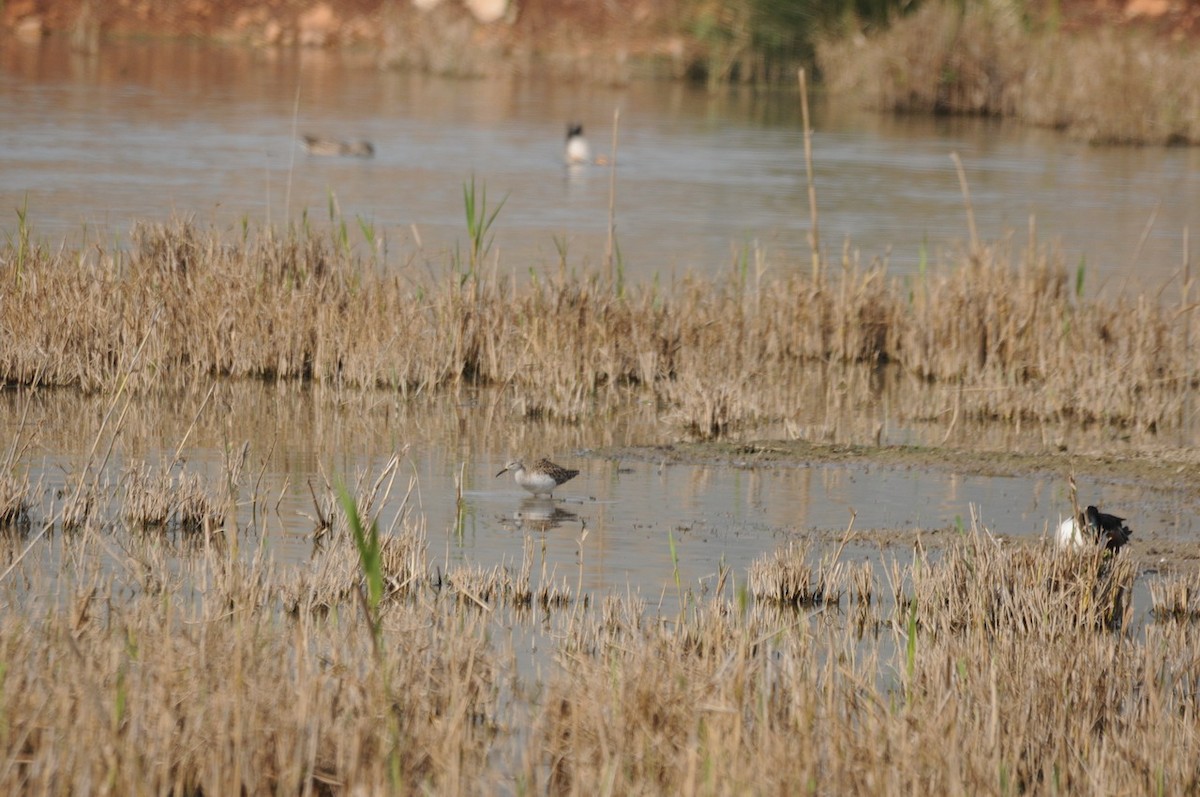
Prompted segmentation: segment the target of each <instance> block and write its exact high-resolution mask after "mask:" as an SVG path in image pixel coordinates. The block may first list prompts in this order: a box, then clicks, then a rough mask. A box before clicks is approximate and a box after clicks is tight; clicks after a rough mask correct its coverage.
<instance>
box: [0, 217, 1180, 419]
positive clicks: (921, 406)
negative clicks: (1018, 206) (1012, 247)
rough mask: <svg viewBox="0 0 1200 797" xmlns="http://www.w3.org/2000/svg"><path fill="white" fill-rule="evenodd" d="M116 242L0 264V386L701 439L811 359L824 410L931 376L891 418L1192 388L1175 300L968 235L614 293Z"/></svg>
mask: <svg viewBox="0 0 1200 797" xmlns="http://www.w3.org/2000/svg"><path fill="white" fill-rule="evenodd" d="M134 237H135V241H136V248H135V251H134V252H133V253H132V254H130V255H129V256H127V257H117V256H112V255H108V254H95V253H92V254H89V253H86V252H71V251H69V250H64V251H54V252H50V251H47V250H44V249H39V248H35V249H34V250H33V251H31V252H29V253H27V254H26V256H25V257H26V263H25V266H24V274H25V277H24V278H23V279H20V280H18V279H16V278H15V277H13V276H11V273H12V272H9V273H10V276H9V277H8V278H7V284H6V285H5V290H3V291H0V311H2V312H3V314H4V317H5V318H6V319H10V330H9V343H8V345H6V347H5V348H4V350H3V352H0V378H3V379H6V380H9V381H15V382H31V381H33V380H34V379H37V378H40V379H41V381H42V382H43V383H49V384H70V385H78V386H81V387H83V388H85V389H101V388H108V387H115V386H116V385H117V384H118V382H119V381H120V380H124V379H126V377H127V378H128V383H129V385H130V386H131V387H138V386H141V387H143V388H145V387H147V386H149V385H151V384H154V385H155V386H156V387H159V388H162V387H171V386H172V385H176V384H178V385H185V384H188V383H190V382H192V381H193V380H196V379H197V378H204V379H208V378H210V377H212V376H228V377H257V378H261V379H291V380H315V381H319V382H322V383H327V384H332V385H337V386H355V385H358V386H364V387H376V386H377V387H388V388H393V389H396V390H398V391H400V392H401V393H402V394H404V395H409V396H411V395H418V394H427V393H430V392H435V391H444V390H456V389H459V388H461V387H463V386H467V385H480V386H488V385H491V386H503V387H504V388H505V389H506V390H507V391H508V394H509V395H510V396H511V407H512V409H513V410H514V411H516V412H518V413H520V414H523V415H524V416H526V417H529V418H553V419H565V420H577V419H579V418H582V417H584V416H585V415H588V414H592V413H594V412H595V411H596V410H602V411H615V410H617V409H619V408H622V407H625V406H628V404H629V402H630V401H631V399H632V400H639V401H646V400H649V401H651V402H652V403H653V405H654V406H657V407H658V408H659V409H660V410H661V411H663V412H664V413H665V414H667V415H668V416H669V417H671V418H672V419H673V420H674V421H675V422H676V423H677V424H678V425H679V426H680V427H682V428H685V429H689V430H691V431H692V432H693V433H695V434H697V435H699V436H704V437H711V436H718V435H722V434H726V433H728V432H730V431H734V430H737V429H744V428H748V427H750V426H752V425H754V424H756V423H763V422H778V421H785V422H786V421H789V420H790V419H792V418H794V417H796V416H797V415H798V414H799V413H800V411H801V409H800V408H798V406H797V398H796V396H797V391H798V390H799V389H800V388H801V386H802V385H803V383H804V381H805V380H806V379H807V378H808V375H809V374H811V372H812V369H813V368H814V367H820V368H823V369H825V379H826V380H827V391H826V396H827V398H826V404H827V406H828V409H829V412H830V413H836V412H837V411H838V410H839V408H841V407H845V406H852V405H855V406H856V405H857V404H859V403H861V399H862V398H863V397H864V396H866V395H868V394H869V392H870V390H871V386H870V379H871V377H870V376H866V377H864V376H863V374H864V373H865V374H870V373H871V371H872V369H875V368H878V367H879V366H882V365H888V366H889V367H890V368H891V369H892V370H893V371H894V372H896V373H898V374H900V375H902V380H909V381H910V382H911V384H912V386H913V391H914V393H913V395H927V394H928V390H929V386H930V385H933V386H943V390H944V391H945V390H949V388H951V387H952V388H953V389H952V390H949V392H950V393H952V394H953V397H952V401H951V400H950V399H947V398H945V397H944V396H943V397H941V398H939V399H936V400H934V401H930V400H929V399H928V398H920V399H913V400H912V403H911V404H909V405H906V404H905V403H904V402H901V403H900V404H899V405H897V406H894V407H893V408H892V411H893V412H896V413H897V414H901V415H907V416H908V417H909V418H913V417H935V416H941V415H944V414H947V411H948V409H949V407H948V406H947V403H948V402H950V403H952V404H953V408H954V417H955V418H956V419H961V420H964V421H965V420H968V419H976V418H983V419H1004V420H1011V421H1023V420H1029V421H1061V420H1064V419H1070V420H1075V421H1080V422H1099V423H1105V424H1115V425H1121V426H1124V427H1129V428H1135V429H1160V430H1161V429H1163V428H1164V427H1168V426H1172V425H1176V424H1178V423H1179V422H1180V420H1179V419H1180V418H1181V417H1183V416H1184V415H1186V414H1185V413H1181V412H1180V407H1181V406H1182V402H1183V401H1184V398H1185V396H1186V395H1187V392H1188V390H1189V389H1190V387H1191V384H1192V378H1191V373H1192V372H1191V370H1189V363H1190V359H1191V354H1190V353H1191V351H1192V348H1191V347H1190V346H1189V341H1188V339H1187V338H1188V336H1187V325H1186V323H1185V321H1186V318H1187V315H1188V314H1187V313H1186V312H1183V313H1163V312H1160V311H1159V306H1158V304H1157V303H1156V302H1155V301H1153V300H1152V299H1150V298H1147V297H1140V298H1135V299H1117V300H1101V299H1095V300H1085V299H1082V298H1079V297H1076V296H1075V295H1074V292H1073V291H1072V289H1071V284H1070V279H1069V277H1068V275H1067V273H1066V270H1065V269H1064V268H1063V267H1062V265H1061V263H1059V262H1057V261H1055V260H1053V259H1050V258H1049V257H1048V256H1046V255H1044V254H1043V253H1041V252H1040V251H1038V250H1037V248H1036V246H1031V247H1029V248H1028V249H1025V250H1023V251H1022V252H1021V253H1020V254H1019V255H1015V256H1014V255H1013V254H1012V253H1011V252H1010V251H1008V250H1007V249H1006V248H1005V247H1004V246H995V245H988V244H986V243H983V244H981V245H980V246H979V249H978V251H976V252H974V253H973V257H972V261H971V264H970V266H969V267H963V268H959V269H954V270H950V271H947V272H945V273H938V274H932V273H927V274H925V275H924V276H923V277H922V278H921V280H920V281H919V282H918V283H916V284H909V283H904V282H899V281H893V280H889V279H888V277H887V275H886V272H885V271H884V269H883V268H882V267H859V266H858V265H856V264H855V263H853V262H848V263H846V264H844V267H843V268H841V269H833V268H831V269H827V271H823V272H822V273H821V274H819V275H818V276H817V277H816V278H815V279H814V278H812V277H811V275H805V274H801V273H798V272H799V271H800V270H797V271H794V272H791V273H788V274H784V275H780V276H779V277H777V278H775V279H769V278H763V279H761V280H756V281H754V282H753V284H746V282H745V281H744V280H739V279H738V278H737V277H736V276H735V277H734V278H731V279H730V280H729V281H724V280H716V281H708V280H700V279H693V280H687V281H684V282H683V283H681V284H680V285H679V286H678V287H676V288H674V289H672V290H671V291H669V292H667V293H665V294H664V293H661V292H660V291H659V290H658V289H657V288H655V287H653V286H643V287H640V288H627V289H626V290H625V291H624V292H623V293H622V294H621V295H619V296H617V295H614V294H612V293H611V292H609V291H607V290H604V289H603V288H602V286H601V285H600V284H599V283H598V282H597V280H598V278H597V277H587V278H583V279H572V278H565V277H564V278H561V279H554V280H549V281H543V280H536V281H532V282H530V283H529V284H527V285H525V286H523V287H518V286H515V285H509V284H507V283H505V282H503V281H501V280H497V279H488V278H485V277H484V276H483V275H482V274H480V273H479V272H472V273H470V274H468V275H467V276H466V277H464V276H463V275H462V274H453V273H451V272H449V271H448V272H447V273H446V274H445V275H444V276H443V277H435V278H433V279H431V280H416V279H414V281H413V282H408V281H405V280H400V279H397V278H396V277H395V276H394V275H392V274H387V273H384V272H382V271H381V270H379V269H377V268H376V266H375V265H374V264H367V263H364V262H361V261H359V260H357V259H355V257H354V255H353V253H352V252H351V251H348V250H347V249H346V248H345V247H341V246H339V245H338V244H337V243H336V241H325V240H323V239H321V238H318V237H315V236H311V235H304V234H301V233H296V234H294V235H289V236H287V237H283V238H280V237H276V236H275V235H274V234H273V233H270V232H268V233H265V234H263V235H261V236H260V237H258V238H257V239H254V238H252V239H250V240H248V241H247V242H246V243H244V244H243V243H236V242H235V243H230V242H226V241H222V240H220V239H219V238H217V237H216V236H214V235H212V234H206V233H202V232H200V231H197V230H196V229H195V228H194V227H192V226H191V225H190V224H187V223H178V224H174V225H169V226H146V227H141V228H139V230H138V231H137V232H136V234H135V236H134ZM1014 259H1015V262H1014ZM464 280H465V281H464ZM81 307H83V308H86V309H87V312H86V313H80V312H78V309H79V308H81ZM140 341H144V342H145V343H144V351H143V352H142V353H141V355H140V357H139V355H138V350H137V346H138V345H139V342H140ZM920 390H925V391H926V393H925V394H921V393H919V391H920ZM805 409H807V408H805Z"/></svg>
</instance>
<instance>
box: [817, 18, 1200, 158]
mask: <svg viewBox="0 0 1200 797" xmlns="http://www.w3.org/2000/svg"><path fill="white" fill-rule="evenodd" d="M817 60H818V63H819V64H820V66H821V70H822V73H823V74H824V76H825V82H826V85H827V86H828V87H829V88H830V90H831V91H832V92H833V93H835V94H840V95H846V96H853V97H854V98H855V99H856V101H857V102H859V103H860V104H862V105H864V106H866V107H869V108H874V109H878V110H885V111H897V112H902V113H912V112H918V113H928V112H932V113H946V114H969V115H984V116H1009V117H1016V118H1019V119H1022V120H1024V121H1026V122H1029V123H1031V124H1035V125H1041V126H1045V127H1052V128H1055V129H1061V130H1065V131H1067V132H1068V133H1069V134H1071V135H1074V136H1076V137H1078V138H1082V139H1084V140H1086V141H1089V142H1092V143H1095V144H1151V145H1163V144H1196V143H1200V100H1197V97H1198V96H1200V82H1198V80H1200V79H1198V78H1197V75H1200V57H1198V56H1197V54H1196V52H1195V48H1189V47H1188V46H1187V45H1185V44H1180V43H1177V42H1172V41H1168V40H1165V39H1163V38H1156V37H1154V36H1152V35H1149V34H1146V35H1138V34H1136V33H1130V32H1121V33H1116V32H1114V31H1112V30H1110V29H1108V28H1104V27H1102V28H1099V29H1098V30H1095V31H1089V32H1085V33H1074V34H1069V33H1064V32H1061V31H1059V30H1057V29H1056V28H1054V27H1053V26H1051V27H1047V28H1042V29H1039V28H1037V27H1036V25H1035V23H1031V22H1030V21H1029V20H1028V19H1026V18H1025V17H1024V13H1023V12H1022V11H1021V10H1020V9H1018V8H1017V7H1016V6H1015V5H1014V4H1011V3H1003V2H1000V3H969V4H963V5H955V4H951V3H927V4H924V5H922V6H921V7H920V8H919V9H918V10H917V11H915V12H914V13H913V14H911V15H909V16H906V17H902V18H899V19H897V20H896V21H895V22H894V23H893V24H892V25H891V26H890V27H889V28H887V29H886V30H883V31H881V32H878V33H876V34H873V35H869V36H867V37H862V36H845V37H838V38H829V39H826V40H824V41H821V42H820V43H819V44H818V46H817Z"/></svg>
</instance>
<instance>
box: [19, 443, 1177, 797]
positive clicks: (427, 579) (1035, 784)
mask: <svg viewBox="0 0 1200 797" xmlns="http://www.w3.org/2000/svg"><path fill="white" fill-rule="evenodd" d="M226 468H227V471H228V472H227V473H225V474H224V475H221V476H219V477H218V478H217V479H216V483H217V484H218V485H220V486H217V487H214V485H213V484H209V483H206V482H205V480H204V479H199V478H196V479H193V478H192V477H188V478H186V479H178V478H176V479H173V480H171V482H170V484H166V483H164V484H163V485H160V486H159V487H158V488H157V489H158V490H159V491H161V492H163V493H171V492H176V493H179V496H176V497H172V496H171V495H169V494H168V495H166V496H163V497H160V498H156V499H155V500H154V501H153V502H152V503H153V504H154V505H159V504H162V505H163V506H175V505H178V504H179V503H180V502H181V501H182V499H183V497H186V496H187V495H190V494H191V493H192V492H194V491H199V492H201V493H203V494H205V495H220V494H221V493H222V492H223V491H224V490H230V491H232V492H233V493H234V495H235V497H237V498H239V500H244V497H243V496H242V492H243V491H244V488H245V487H246V486H247V484H248V482H249V481H250V480H249V479H248V478H247V477H246V476H242V475H239V473H238V471H239V468H240V466H239V465H238V463H237V462H236V461H230V462H227V464H226ZM135 472H145V470H144V468H142V467H141V466H138V467H137V468H136V469H135ZM395 472H396V469H395V466H394V465H393V464H392V463H390V462H389V463H386V464H385V465H384V466H383V467H382V468H381V471H380V473H379V475H378V476H376V477H374V478H369V477H367V476H365V475H364V476H363V477H362V478H360V479H359V480H358V487H357V488H356V492H357V494H358V495H359V499H360V500H361V501H364V502H365V501H367V500H374V501H377V502H378V503H379V504H383V503H386V502H387V500H388V497H389V493H390V491H391V490H392V489H393V484H394V480H393V479H392V475H393V474H394V473H395ZM377 485H379V486H377ZM97 490H98V494H100V495H103V494H104V491H103V489H101V488H97ZM410 492H411V491H410ZM314 494H315V495H316V496H317V499H318V501H321V502H324V501H325V499H326V497H327V496H326V495H324V491H323V490H316V489H314ZM146 500H147V499H146V498H145V497H138V496H133V495H131V494H130V493H129V491H126V492H125V494H124V496H123V498H122V501H123V504H122V505H121V506H119V507H115V508H114V509H113V510H112V513H113V516H114V517H117V518H125V519H126V520H124V521H113V520H109V519H106V518H104V517H100V516H99V515H100V513H99V512H98V511H95V512H93V513H92V514H91V515H90V516H88V517H86V518H84V519H83V520H82V521H80V523H79V527H77V528H76V529H75V531H74V532H73V533H70V534H60V533H59V532H60V530H64V529H65V528H66V525H67V524H66V519H64V518H61V517H60V518H58V519H57V520H55V519H54V518H49V519H48V520H49V521H50V524H51V525H52V526H53V527H54V531H52V535H55V536H54V538H53V539H48V540H43V541H40V542H39V541H38V540H34V541H33V544H27V542H26V540H25V539H23V538H19V537H11V536H10V537H0V545H3V546H4V550H3V554H4V559H5V561H7V562H10V563H11V568H9V569H7V570H5V571H4V572H3V574H2V575H0V603H2V604H3V607H4V611H3V612H2V613H0V661H3V662H4V667H3V669H2V671H0V686H2V688H0V716H2V717H3V718H4V721H3V722H2V723H0V756H2V757H3V758H2V760H3V766H0V792H3V793H5V794H13V795H18V794H44V793H98V792H107V793H119V794H129V795H140V794H162V793H169V794H201V793H202V794H231V793H232V794H239V793H241V794H248V795H256V794H268V793H270V794H278V793H288V794H343V793H347V794H358V793H401V792H403V793H410V792H436V793H445V794H475V793H479V794H485V793H496V792H497V791H505V792H523V793H547V794H584V793H587V794H592V793H595V790H596V788H597V784H601V785H602V786H603V787H604V788H605V789H607V790H608V791H609V793H620V794H649V793H655V794H657V793H665V792H670V793H701V794H731V793H738V794H742V793H766V792H771V793H798V792H800V791H809V790H814V789H815V790H816V791H819V792H836V793H880V792H886V793H898V792H913V791H921V792H936V793H972V794H993V793H994V794H1005V793H1012V792H1015V791H1026V792H1045V793H1049V792H1056V793H1058V792H1069V793H1076V794H1088V793H1105V794H1111V793H1145V792H1155V793H1163V794H1184V793H1189V792H1190V791H1192V790H1194V789H1195V788H1196V787H1197V786H1198V785H1200V784H1198V782H1197V777H1198V773H1197V770H1196V768H1195V761H1196V760H1198V756H1200V736H1198V735H1197V734H1196V733H1195V727H1196V722H1197V719H1198V717H1197V708H1198V706H1197V701H1198V699H1200V690H1197V688H1196V685H1197V684H1198V683H1200V626H1197V624H1196V623H1194V622H1177V621H1176V620H1174V619H1164V620H1163V621H1161V623H1160V622H1154V623H1151V624H1150V625H1148V626H1141V625H1135V624H1132V623H1131V622H1130V618H1131V617H1132V610H1131V608H1130V605H1129V603H1128V601H1127V599H1126V595H1128V593H1129V587H1130V584H1131V583H1132V580H1133V577H1134V569H1133V565H1132V562H1131V560H1130V559H1129V558H1128V557H1124V556H1117V557H1109V556H1106V555H1104V554H1103V553H1102V552H1100V551H1096V552H1089V553H1083V554H1074V555H1062V554H1059V553H1057V552H1056V551H1055V550H1053V549H1052V548H1050V547H1049V546H1048V545H1047V544H1045V543H1041V544H1037V543H1034V544H1013V543H1004V544H1002V543H1000V542H998V541H996V540H995V539H993V538H992V537H990V536H989V535H988V534H987V533H986V532H985V531H982V530H973V531H971V532H969V533H964V534H962V535H961V536H959V537H958V538H957V540H956V541H955V542H954V543H952V544H950V545H948V546H946V547H945V548H944V549H941V550H939V551H937V552H934V553H930V554H928V555H927V554H925V553H922V552H921V551H919V550H918V551H917V552H915V554H914V555H913V556H911V557H908V556H905V557H903V558H904V559H905V560H906V561H911V562H912V563H911V564H907V565H902V564H900V563H899V560H896V561H892V562H891V563H890V565H888V563H887V559H886V554H885V559H884V561H883V562H880V563H877V564H876V565H874V566H872V565H870V564H867V563H859V564H858V565H855V564H851V563H849V562H845V561H840V554H841V551H842V549H841V548H838V549H835V550H829V551H818V550H814V549H812V548H811V547H808V546H797V547H789V548H785V549H784V550H783V551H781V552H779V553H777V554H773V555H770V556H766V557H764V558H763V559H762V560H760V562H759V563H757V564H756V565H755V566H753V567H752V568H751V573H750V574H748V576H747V579H748V582H753V583H755V584H756V585H757V586H755V587H754V591H756V592H762V593H763V594H764V595H777V594H784V593H785V592H786V585H787V584H794V583H796V582H797V579H798V578H799V577H798V576H797V573H799V572H800V571H802V570H804V569H805V568H811V567H812V562H817V563H818V564H817V568H816V575H815V576H813V575H812V574H811V573H810V575H809V577H808V580H809V581H810V582H811V583H815V581H814V579H817V578H819V579H820V581H821V584H822V585H823V586H822V591H823V595H822V597H823V600H822V601H821V602H820V605H819V607H816V608H813V609H808V608H804V609H799V608H795V607H787V606H780V605H779V603H778V602H776V601H772V600H764V601H755V600H753V599H752V598H751V597H750V596H749V595H748V594H747V593H746V591H745V586H743V584H746V583H748V582H743V581H742V574H739V573H725V574H724V575H723V576H722V579H721V584H720V585H719V586H718V587H717V589H716V590H715V591H714V593H713V594H712V595H710V596H708V597H706V598H698V597H696V596H694V595H693V594H691V593H687V594H682V595H681V599H682V602H683V603H682V608H681V609H680V610H679V611H678V613H672V614H668V615H665V616H663V615H656V614H654V613H653V612H652V611H648V610H647V604H646V602H645V601H644V600H642V599H641V598H639V597H637V596H625V597H620V596H616V595H611V594H610V595H605V596H602V597H603V600H599V601H595V602H593V601H590V600H582V601H581V600H577V599H576V598H577V596H578V592H577V591H576V590H574V589H573V588H572V587H571V585H569V584H568V583H566V580H565V579H561V578H559V577H557V576H555V575H554V574H551V573H547V572H546V568H545V564H544V560H543V565H542V567H541V569H540V572H539V568H538V566H537V559H538V555H537V548H536V545H535V542H534V540H533V539H532V538H529V537H526V538H525V540H524V549H523V553H522V555H521V558H520V562H519V563H514V564H513V565H511V566H504V567H496V568H492V569H491V570H487V569H483V568H480V567H477V566H473V565H470V564H462V565H443V564H440V563H434V562H431V561H430V559H429V556H428V544H427V540H426V536H425V532H424V529H423V526H422V524H421V523H420V521H419V519H418V518H416V517H413V516H410V515H407V514H405V515H403V517H404V519H403V520H398V521H397V522H396V523H394V524H392V525H391V527H390V528H389V529H388V533H387V534H386V535H385V537H384V539H383V541H382V552H381V562H382V568H383V575H384V585H385V586H384V592H383V596H382V602H381V604H380V610H379V617H380V618H381V619H380V623H379V636H378V639H379V643H380V644H378V645H376V644H375V638H376V637H375V633H374V630H373V629H374V625H373V621H372V620H369V619H368V617H370V614H369V611H368V609H367V607H366V603H365V598H364V597H363V595H364V590H365V583H366V581H367V574H366V571H365V569H364V567H362V566H361V565H360V563H359V559H358V553H357V551H356V549H355V547H354V545H353V543H352V541H351V539H350V533H349V531H348V530H347V529H346V528H345V526H344V525H341V524H338V523H334V524H332V525H331V531H330V532H329V533H328V534H327V535H326V536H325V538H324V539H322V540H321V541H319V542H314V543H313V552H312V556H311V558H310V559H309V560H308V561H307V562H305V563H304V564H303V565H299V566H295V567H287V568H284V567H279V566H277V565H275V564H272V563H271V562H270V561H269V560H268V559H267V558H265V557H263V556H262V555H261V554H262V552H261V551H258V552H256V553H254V554H253V555H249V554H248V553H244V554H241V555H239V554H237V553H236V550H235V549H236V547H237V546H236V545H235V544H234V543H236V542H237V541H238V540H240V539H243V538H245V535H246V532H248V531H250V529H241V530H238V531H236V532H233V533H230V532H227V533H226V534H225V535H223V536H217V537H211V538H204V543H203V544H201V545H192V546H184V547H178V548H173V547H171V546H170V545H169V542H168V537H167V536H166V535H155V534H144V533H141V532H140V530H139V528H138V526H139V525H140V523H141V519H142V517H143V516H141V515H137V514H136V513H134V512H132V511H131V507H137V506H143V505H144V504H145V502H146ZM250 500H253V501H261V500H264V499H262V498H261V497H254V498H251V499H250ZM98 503H99V505H101V506H103V505H105V504H104V502H103V501H100V502H98ZM257 514H258V513H256V515H257ZM168 516H169V515H168ZM129 518H136V519H137V523H131V522H129ZM368 518H369V516H368ZM42 520H43V519H42V518H34V521H35V522H41V521H42ZM185 536H188V537H189V538H192V537H194V536H195V535H185ZM26 549H27V550H26ZM18 550H21V551H23V554H22V555H21V556H15V555H14V554H15V553H16V552H17V551H18ZM772 579H775V580H777V581H779V583H776V584H773V583H772ZM881 580H884V581H886V582H887V583H886V585H883V584H881V583H880V582H881ZM1180 589H1181V587H1180V585H1179V583H1178V582H1177V581H1174V580H1171V579H1162V580H1159V581H1152V582H1151V591H1152V593H1155V594H1157V593H1158V592H1162V593H1163V594H1168V593H1169V594H1185V595H1187V594H1191V593H1190V592H1187V591H1186V590H1190V589H1193V587H1185V588H1184V589H1185V592H1184V593H1180ZM888 594H892V595H895V596H896V598H895V600H894V601H890V600H888V599H887V597H886V596H887V595H888ZM835 595H836V597H834V596H835ZM844 596H849V600H848V601H846V602H845V604H846V605H844V606H843V605H842V601H843V597H844ZM584 597H586V596H584ZM1186 600H1190V599H1186V598H1185V602H1186ZM791 602H792V603H793V604H794V603H797V601H791ZM533 607H538V611H536V612H531V611H529V609H530V608H533ZM514 632H515V633H514ZM528 637H533V638H534V639H537V640H538V643H537V648H538V649H539V650H541V651H542V652H541V653H537V654H534V658H535V662H533V663H531V662H530V661H529V658H528V654H522V655H520V656H518V655H517V649H516V647H515V645H514V641H513V640H515V639H519V638H520V639H524V638H528ZM506 638H507V639H508V640H509V641H508V642H505V639H506Z"/></svg>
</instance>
